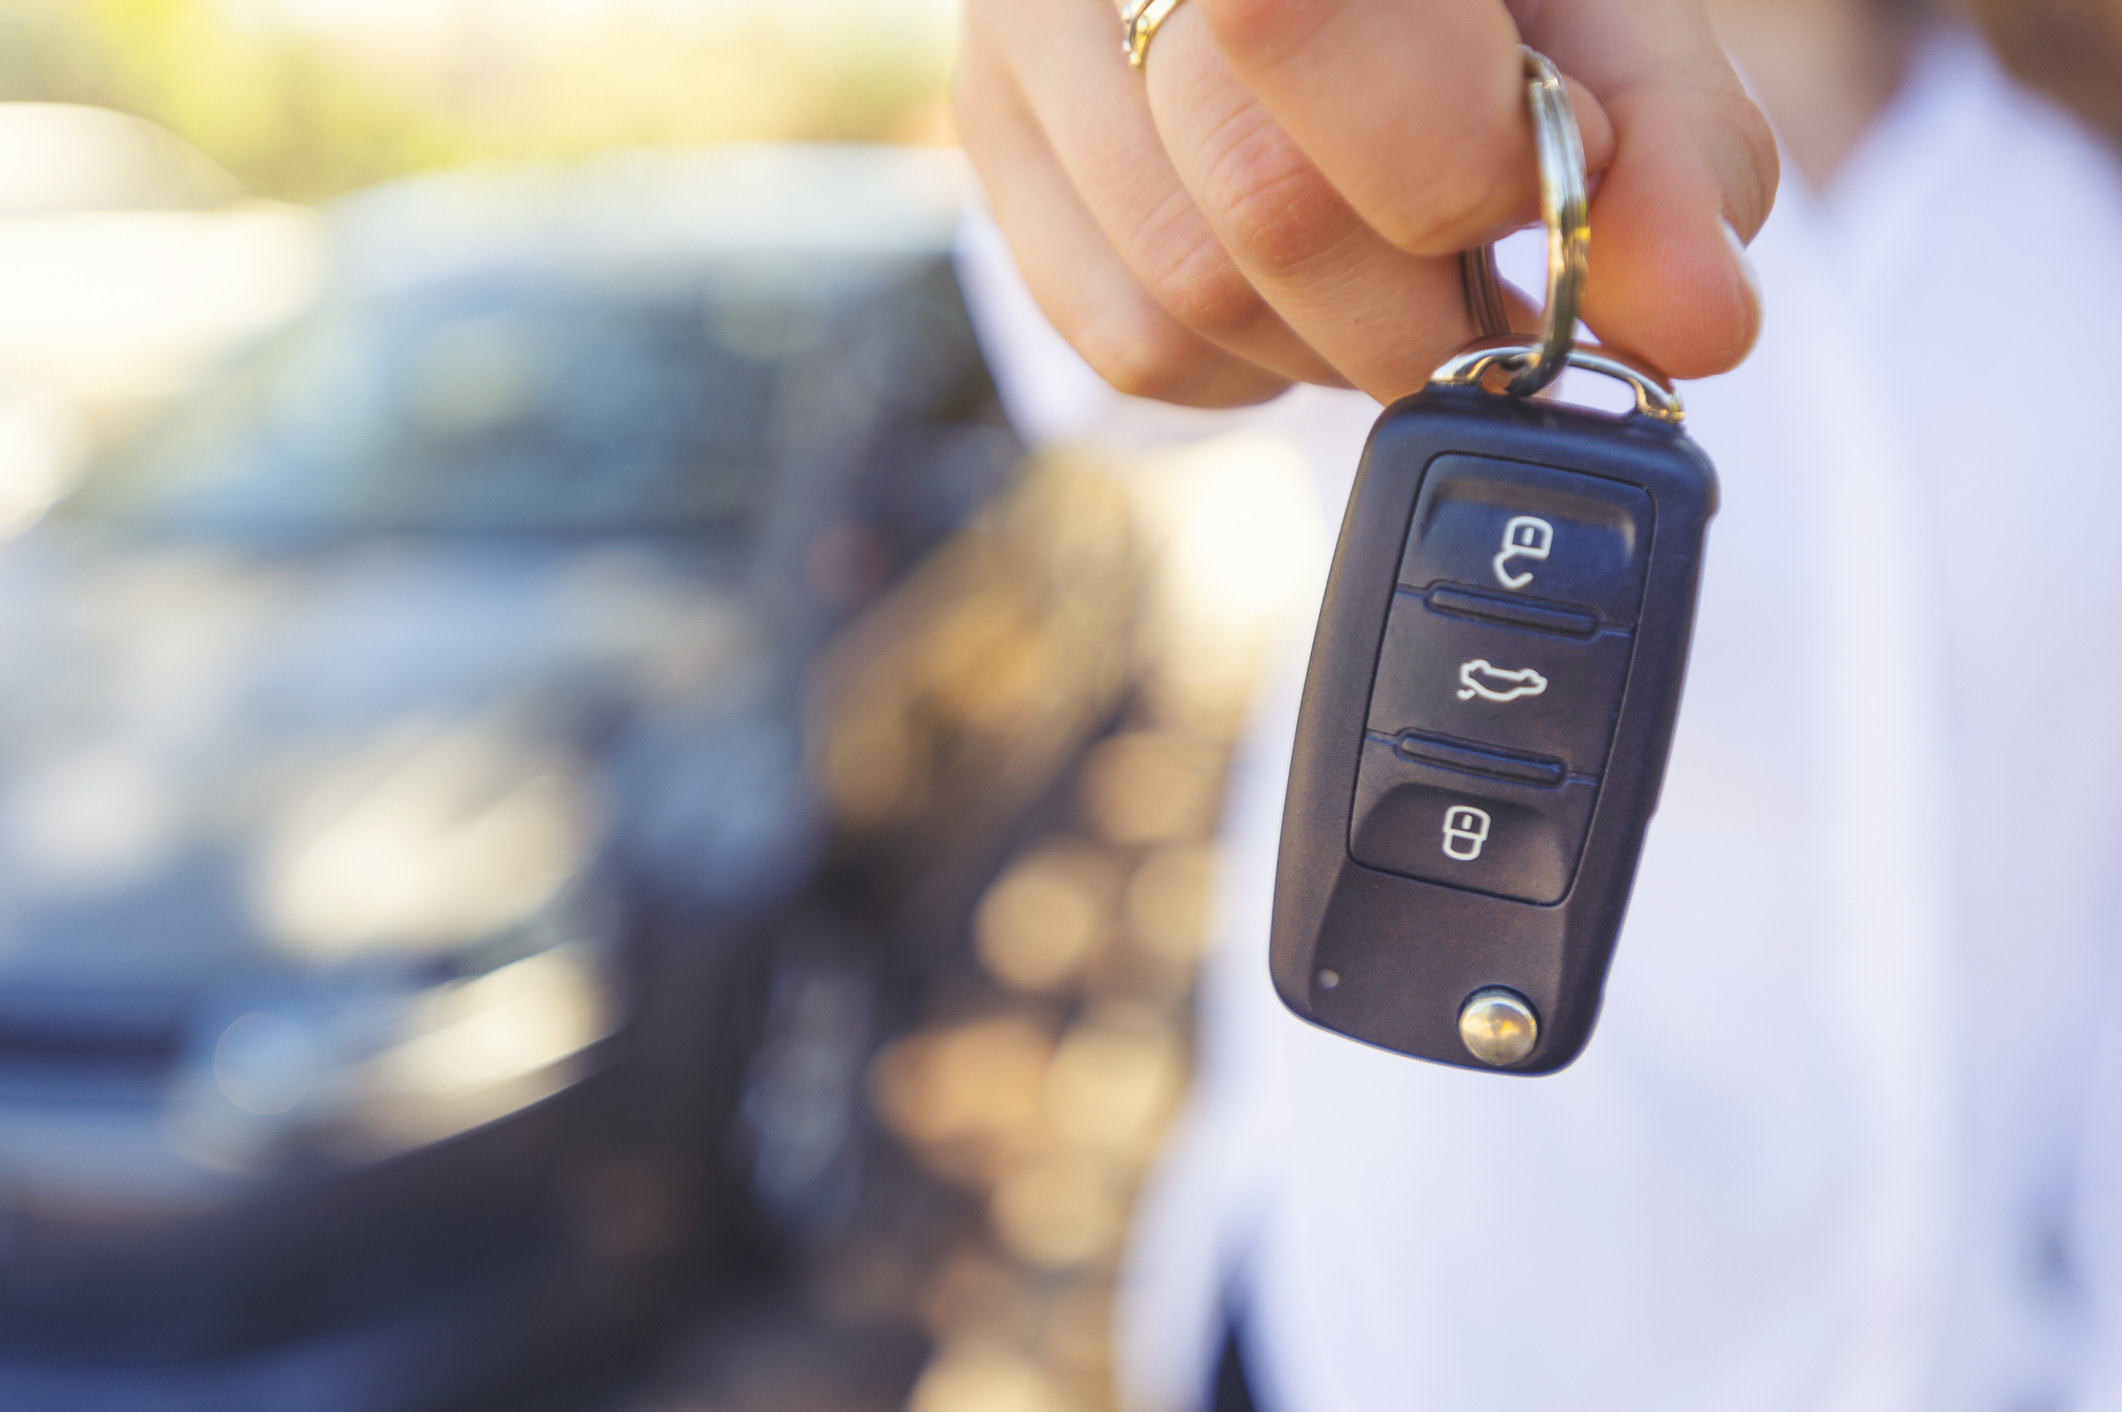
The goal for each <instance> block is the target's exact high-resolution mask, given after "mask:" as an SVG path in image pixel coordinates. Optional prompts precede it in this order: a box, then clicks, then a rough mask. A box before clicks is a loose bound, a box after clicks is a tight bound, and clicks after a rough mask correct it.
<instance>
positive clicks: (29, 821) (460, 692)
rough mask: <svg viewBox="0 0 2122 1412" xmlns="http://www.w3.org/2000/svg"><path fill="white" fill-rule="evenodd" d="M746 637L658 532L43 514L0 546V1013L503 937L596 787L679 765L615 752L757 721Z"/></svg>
mask: <svg viewBox="0 0 2122 1412" xmlns="http://www.w3.org/2000/svg"><path fill="white" fill-rule="evenodd" d="M763 637H764V634H763V633H762V632H761V630H760V627H759V625H758V623H757V622H756V621H755V619H754V617H753V615H752V614H750V613H748V612H747V611H746V610H745V608H744V607H743V606H742V605H741V602H740V599H739V597H738V595H737V594H736V593H735V592H734V591H733V589H732V588H731V586H730V585H729V582H728V579H727V575H726V574H718V573H717V571H716V565H715V564H714V563H713V561H711V560H709V559H708V558H706V557H705V556H704V555H703V554H702V553H701V552H699V551H698V550H693V551H691V552H688V551H687V550H686V549H684V548H682V547H674V546H670V545H656V544H646V543H614V542H609V541H606V542H598V543H589V544H581V543H558V542H552V541H540V540H531V539H507V538H496V539H492V540H475V539H447V540H441V539H425V540H423V539H415V538H403V539H380V538H379V539H371V540H365V541H360V542H353V543H348V544H344V545H340V546H337V547H332V548H328V549H322V550H317V549H311V550H308V551H305V552H304V553H302V554H300V555H295V554H284V555H283V554H273V553H265V552H259V551H256V550H254V549H246V548H243V547H240V546H231V545H226V544H216V543H213V542H208V541H202V540H191V541H178V540H151V539H143V538H139V537H127V536H121V535H118V534H115V533H112V532H109V531H107V530H99V529H97V528H95V527H92V526H86V525H82V524H80V523H69V522H49V523H47V525H46V526H44V527H43V528H42V529H40V530H39V531H38V532H36V533H33V534H31V535H29V536H26V537H24V538H23V539H21V540H19V541H17V542H15V543H13V544H11V545H8V546H6V547H5V549H4V550H0V703H4V704H0V1002H4V1000H5V997H6V996H7V995H10V994H20V993H24V992H26V991H34V990H37V989H39V988H44V987H56V988H58V989H62V990H72V989H76V988H79V987H82V986H89V987H95V988H98V989H101V990H105V991H113V992H118V991H138V990H142V989H145V990H149V991H154V992H159V993H164V994H168V993H171V992H172V991H173V990H175V991H182V990H185V989H188V988H189V987H190V986H192V985H193V984H195V983H196V982H198V981H199V980H200V979H201V978H202V977H204V976H208V975H215V976H219V977H222V978H224V979H227V978H228V977H230V976H232V975H243V976H251V977H258V976H264V975H270V974H273V973H303V972H315V971H318V970H320V969H322V970H333V969H339V968H344V967H360V966H364V965H369V966H373V965H389V966H402V965H406V964H429V963H432V962H433V960H434V959H435V958H437V957H442V956H447V955H450V954H453V953H454V952H455V951H458V950H461V949H462V948H465V947H468V946H474V945H477V944H480V943H481V941H482V939H490V938H491V937H493V936H495V935H497V934H500V933H503V932H506V931H507V930H508V929H510V928H511V927H517V926H520V925H522V924H524V923H525V922H526V920H527V919H528V918H530V917H532V916H533V915H535V914H537V913H539V912H540V911H541V910H542V909H545V908H546V907H547V906H548V904H550V903H551V901H552V900H553V899H554V898H556V897H558V896H560V895H562V894H564V893H566V892H567V891H568V890H569V888H570V886H571V885H572V884H573V883H574V882H576V881H577V880H579V879H580V878H582V877H583V876H585V875H586V874H587V873H588V872H590V871H591V870H592V869H593V868H594V867H595V865H596V862H597V860H598V858H599V857H600V855H601V854H602V853H603V852H604V851H605V850H606V848H607V845H608V844H609V842H610V840H611V838H612V837H613V835H614V826H613V823H612V820H613V819H614V818H615V817H617V816H619V815H621V814H623V813H625V812H627V810H625V809H622V808H621V807H620V805H621V801H620V800H619V799H617V798H616V797H615V796H616V795H619V794H623V793H625V792H627V791H628V790H631V789H638V788H641V787H644V781H647V782H648V783H647V786H646V787H650V788H652V787H653V782H654V781H655V780H657V779H659V778H661V779H669V778H672V777H675V776H682V775H683V774H684V771H682V770H678V771H673V770H672V769H671V768H669V767H668V766H667V764H666V765H665V766H663V767H660V768H659V767H657V766H655V765H654V764H652V763H644V760H646V759H650V758H651V757H655V756H657V755H658V754H659V753H661V754H664V755H668V754H670V753H672V752H676V753H678V754H681V755H682V754H685V753H686V751H687V750H688V748H690V749H691V750H692V752H693V753H694V754H698V753H699V749H700V745H699V743H700V742H703V741H713V740H717V739H721V738H723V737H726V736H728V735H729V734H730V733H731V732H732V731H737V732H738V733H739V734H741V731H742V723H743V722H744V721H746V720H749V719H751V718H753V717H757V716H761V715H762V714H763V715H764V716H766V717H767V718H769V719H771V718H775V716H776V713H774V712H773V711H772V710H771V708H770V702H771V701H772V699H774V698H775V697H776V696H777V695H779V694H782V693H784V692H785V690H786V684H785V682H783V681H782V680H781V679H780V677H781V676H785V674H777V673H776V671H775V670H774V669H773V665H772V663H771V662H769V661H768V660H767V656H766V653H765V652H764V650H763V648H762V639H763ZM780 714H781V716H783V717H785V716H786V714H787V713H780ZM696 773H697V772H696ZM627 807H628V809H631V808H633V807H634V806H633V805H631V804H629V805H628V806H627ZM648 812H649V813H651V814H653V813H654V810H649V811H648ZM666 812H667V811H666Z"/></svg>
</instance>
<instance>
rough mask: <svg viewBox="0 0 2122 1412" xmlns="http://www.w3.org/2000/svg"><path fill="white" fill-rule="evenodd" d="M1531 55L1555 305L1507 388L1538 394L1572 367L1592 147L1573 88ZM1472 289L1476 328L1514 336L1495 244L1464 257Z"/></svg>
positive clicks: (1530, 103)
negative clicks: (1587, 147) (1582, 131)
mask: <svg viewBox="0 0 2122 1412" xmlns="http://www.w3.org/2000/svg"><path fill="white" fill-rule="evenodd" d="M1519 53H1521V54H1522V55H1524V58H1525V79H1526V83H1525V105H1526V107H1527V108H1528V109H1529V110H1531V112H1532V119H1533V144H1534V147H1535V149H1536V150H1537V151H1538V153H1539V159H1540V219H1541V221H1542V222H1543V223H1544V224H1545V225H1546V226H1547V303H1546V305H1545V307H1544V308H1543V309H1542V310H1541V314H1540V338H1539V342H1538V343H1536V344H1533V345H1532V346H1531V347H1530V348H1529V349H1528V351H1527V352H1526V354H1525V355H1524V357H1523V358H1522V359H1519V360H1515V361H1514V362H1513V363H1512V365H1511V378H1510V383H1509V385H1508V388H1507V391H1509V392H1510V393H1511V395H1512V396H1515V397H1530V396H1532V394H1534V393H1535V392H1538V391H1539V390H1540V389H1541V388H1543V387H1546V386H1547V385H1548V384H1549V383H1551V382H1553V381H1554V380H1555V379H1556V378H1557V377H1559V376H1561V373H1562V369H1563V368H1565V367H1567V366H1568V365H1569V351H1570V349H1571V347H1572V346H1574V345H1575V343H1576V341H1577V308H1578V305H1579V304H1580V303H1581V302H1582V301H1583V296H1584V272H1585V268H1586V264H1587V261H1588V256H1589V251H1590V246H1591V214H1590V212H1591V201H1590V198H1589V197H1588V196H1587V195H1586V192H1585V180H1584V142H1583V139H1582V138H1581V137H1580V136H1579V135H1578V133H1577V114H1576V110H1575V109H1574V108H1572V107H1571V106H1570V101H1569V89H1568V88H1566V87H1564V86H1563V83H1562V75H1561V73H1560V72H1559V71H1558V70H1557V69H1556V68H1555V66H1554V64H1553V63H1552V62H1550V61H1549V59H1548V57H1547V56H1546V55H1545V54H1542V53H1540V52H1539V51H1538V50H1536V49H1532V48H1521V49H1520V50H1519ZM1459 274H1460V278H1461V281H1462V282H1463V283H1464V285H1465V287H1466V310H1467V313H1468V315H1469V316H1470V317H1471V318H1472V319H1473V321H1474V326H1475V327H1476V328H1477V329H1479V330H1480V331H1481V333H1482V334H1483V335H1484V336H1486V337H1489V338H1498V337H1502V336H1504V335H1507V334H1509V333H1510V331H1511V329H1510V323H1509V320H1508V317H1507V309H1506V306H1505V304H1504V302H1503V286H1502V284H1501V282H1500V281H1499V280H1498V279H1497V278H1496V252H1495V248H1494V247H1493V246H1486V245H1484V246H1482V247H1480V248H1479V249H1477V250H1468V251H1466V252H1464V253H1463V254H1461V255H1460V257H1459Z"/></svg>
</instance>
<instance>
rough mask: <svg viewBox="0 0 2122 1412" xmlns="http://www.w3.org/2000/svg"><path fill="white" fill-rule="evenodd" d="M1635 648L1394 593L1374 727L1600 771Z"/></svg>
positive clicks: (1601, 636)
mask: <svg viewBox="0 0 2122 1412" xmlns="http://www.w3.org/2000/svg"><path fill="white" fill-rule="evenodd" d="M1628 650H1629V639H1628V635H1627V634H1626V633H1621V632H1615V631H1606V632H1601V633H1597V634H1594V635H1593V636H1591V637H1562V636H1559V635H1556V634H1554V633H1547V632H1528V631H1525V630H1523V629H1520V628H1513V627H1506V626H1503V625H1502V624H1500V623H1498V622H1495V621H1492V620H1485V619H1480V618H1467V617H1462V616H1459V615H1458V614H1455V613H1442V612H1438V611H1437V610H1436V609H1435V608H1434V607H1432V606H1430V603H1429V602H1428V601H1426V600H1425V599H1423V598H1421V597H1418V596H1416V595H1415V594H1412V593H1404V592H1403V593H1400V594H1396V595H1395V596H1394V598H1393V606H1392V610H1391V612H1390V614H1389V615H1388V616H1387V618H1386V623H1385V642H1384V645H1383V647H1382V648H1381V649H1380V650H1379V654H1378V675H1377V678H1376V684H1375V685H1374V686H1373V687H1372V688H1371V701H1370V717H1369V725H1370V729H1371V730H1372V731H1375V732H1377V733H1379V734H1381V735H1388V736H1397V735H1399V734H1400V733H1401V732H1403V731H1421V732H1425V733H1429V734H1435V735H1444V736H1453V737H1456V738H1458V739H1460V740H1465V741H1474V742H1479V743H1482V744H1486V745H1497V746H1501V747H1503V748H1504V749H1505V750H1508V751H1522V752H1525V753H1529V754H1533V755H1544V756H1551V757H1553V758H1555V759H1558V760H1560V761H1562V762H1563V764H1564V765H1565V766H1566V767H1567V768H1568V771H1569V772H1570V773H1572V774H1580V775H1596V774H1599V773H1600V772H1601V770H1602V769H1603V768H1604V767H1605V763H1606V751H1607V745H1608V742H1609V741H1610V740H1611V739H1612V738H1613V730H1614V719H1615V717H1616V716H1618V715H1619V714H1620V710H1621V689H1622V685H1623V683H1624V682H1625V681H1626V680H1627V677H1628Z"/></svg>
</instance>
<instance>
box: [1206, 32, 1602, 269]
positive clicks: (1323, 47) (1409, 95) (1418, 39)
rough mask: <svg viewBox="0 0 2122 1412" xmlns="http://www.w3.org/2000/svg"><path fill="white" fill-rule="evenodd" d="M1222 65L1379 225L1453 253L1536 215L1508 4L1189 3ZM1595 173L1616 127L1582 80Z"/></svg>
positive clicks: (1429, 249) (1582, 116)
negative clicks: (1204, 23)
mask: <svg viewBox="0 0 2122 1412" xmlns="http://www.w3.org/2000/svg"><path fill="white" fill-rule="evenodd" d="M1194 3H1195V4H1198V5H1199V6H1200V7H1201V12H1202V16H1203V18H1204V19H1205V20H1206V21H1207V24H1208V29H1209V32H1210V34H1211V35H1213V36H1214V38H1215V41H1216V47H1217V49H1218V50H1220V51H1221V53H1222V55H1223V58H1224V61H1225V62H1226V63H1227V64H1228V65H1229V66H1230V69H1231V71H1232V73H1234V74H1235V75H1236V76H1237V77H1238V79H1239V81H1240V82H1241V83H1243V84H1244V85H1245V86H1246V88H1247V89H1248V90H1250V91H1251V92H1252V93H1253V94H1254V95H1255V96H1256V97H1258V98H1259V99H1260V101H1261V102H1262V103H1263V104H1264V105H1265V106H1266V108H1267V110H1268V112H1270V113H1271V114H1273V115H1274V118H1275V120H1276V122H1278V123H1280V124H1281V126H1282V127H1283V129H1284V130H1285V131H1287V132H1288V133H1289V135H1290V136H1291V138H1293V139H1294V140H1295V141H1296V144H1297V146H1298V147H1300V148H1301V149H1303V151H1304V154H1305V155H1306V156H1307V157H1309V158H1310V159H1311V161H1312V162H1313V164H1314V165H1316V166H1317V167H1318V168H1319V170H1320V172H1321V173H1323V174H1324V175H1325V177H1326V178H1327V180H1328V181H1330V182H1332V183H1333V185H1334V189H1335V190H1337V191H1339V192H1340V193H1341V195H1342V196H1343V197H1344V198H1345V199H1346V200H1347V201H1348V203H1349V204H1350V205H1351V206H1353V207H1354V208H1355V209H1356V211H1357V212H1358V213H1360V214H1361V215H1362V217H1363V218H1364V220H1365V221H1366V222H1367V223H1368V224H1369V225H1370V226H1371V227H1372V228H1373V229H1374V230H1376V231H1377V232H1378V233H1379V234H1380V235H1382V236H1384V237H1385V238H1386V239H1387V240H1388V241H1390V242H1391V243H1392V244H1394V245H1396V246H1398V247H1399V248H1400V249H1402V250H1405V251H1407V252H1409V253H1410V254H1416V255H1448V254H1451V253H1453V252H1454V251H1457V250H1463V249H1465V248H1467V247H1468V246H1472V245H1478V244H1481V243H1483V242H1485V241H1487V240H1491V239H1493V238H1495V237H1496V236H1498V235H1500V234H1502V233H1504V232H1505V231H1508V230H1509V229H1511V228H1513V227H1514V226H1516V225H1520V224H1523V223H1524V222H1525V221H1526V220H1529V219H1532V218H1534V217H1536V216H1537V214H1538V208H1537V206H1536V204H1535V201H1534V192H1535V185H1534V177H1533V171H1534V167H1533V161H1534V159H1533V139H1532V128H1531V125H1530V124H1529V123H1528V121H1527V118H1526V107H1525V77H1524V73H1525V70H1524V64H1523V62H1522V61H1521V60H1520V58H1519V53H1518V49H1519V42H1520V41H1519V37H1518V28H1517V25H1516V24H1515V23H1514V22H1513V21H1512V19H1511V16H1510V12H1509V11H1508V10H1506V9H1505V8H1504V6H1503V5H1502V3H1501V2H1500V0H1472V3H1469V0H1194ZM1572 96H1573V97H1574V98H1576V99H1577V101H1578V107H1579V119H1578V120H1579V124H1580V126H1581V127H1582V128H1583V130H1584V138H1585V157H1586V161H1587V165H1588V166H1589V168H1590V169H1591V170H1592V171H1598V170H1600V169H1601V168H1602V167H1604V165H1605V164H1606V160H1607V157H1608V156H1609V154H1610V152H1611V150H1612V145H1613V144H1612V134H1611V130H1610V129H1609V128H1608V127H1607V125H1606V121H1605V117H1604V115H1603V114H1602V113H1600V112H1599V111H1598V104H1597V103H1596V102H1590V101H1587V100H1589V98H1590V95H1589V94H1588V93H1585V92H1584V91H1583V90H1582V89H1581V88H1580V89H1578V90H1577V91H1576V92H1575V93H1574V94H1573V95H1572Z"/></svg>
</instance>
